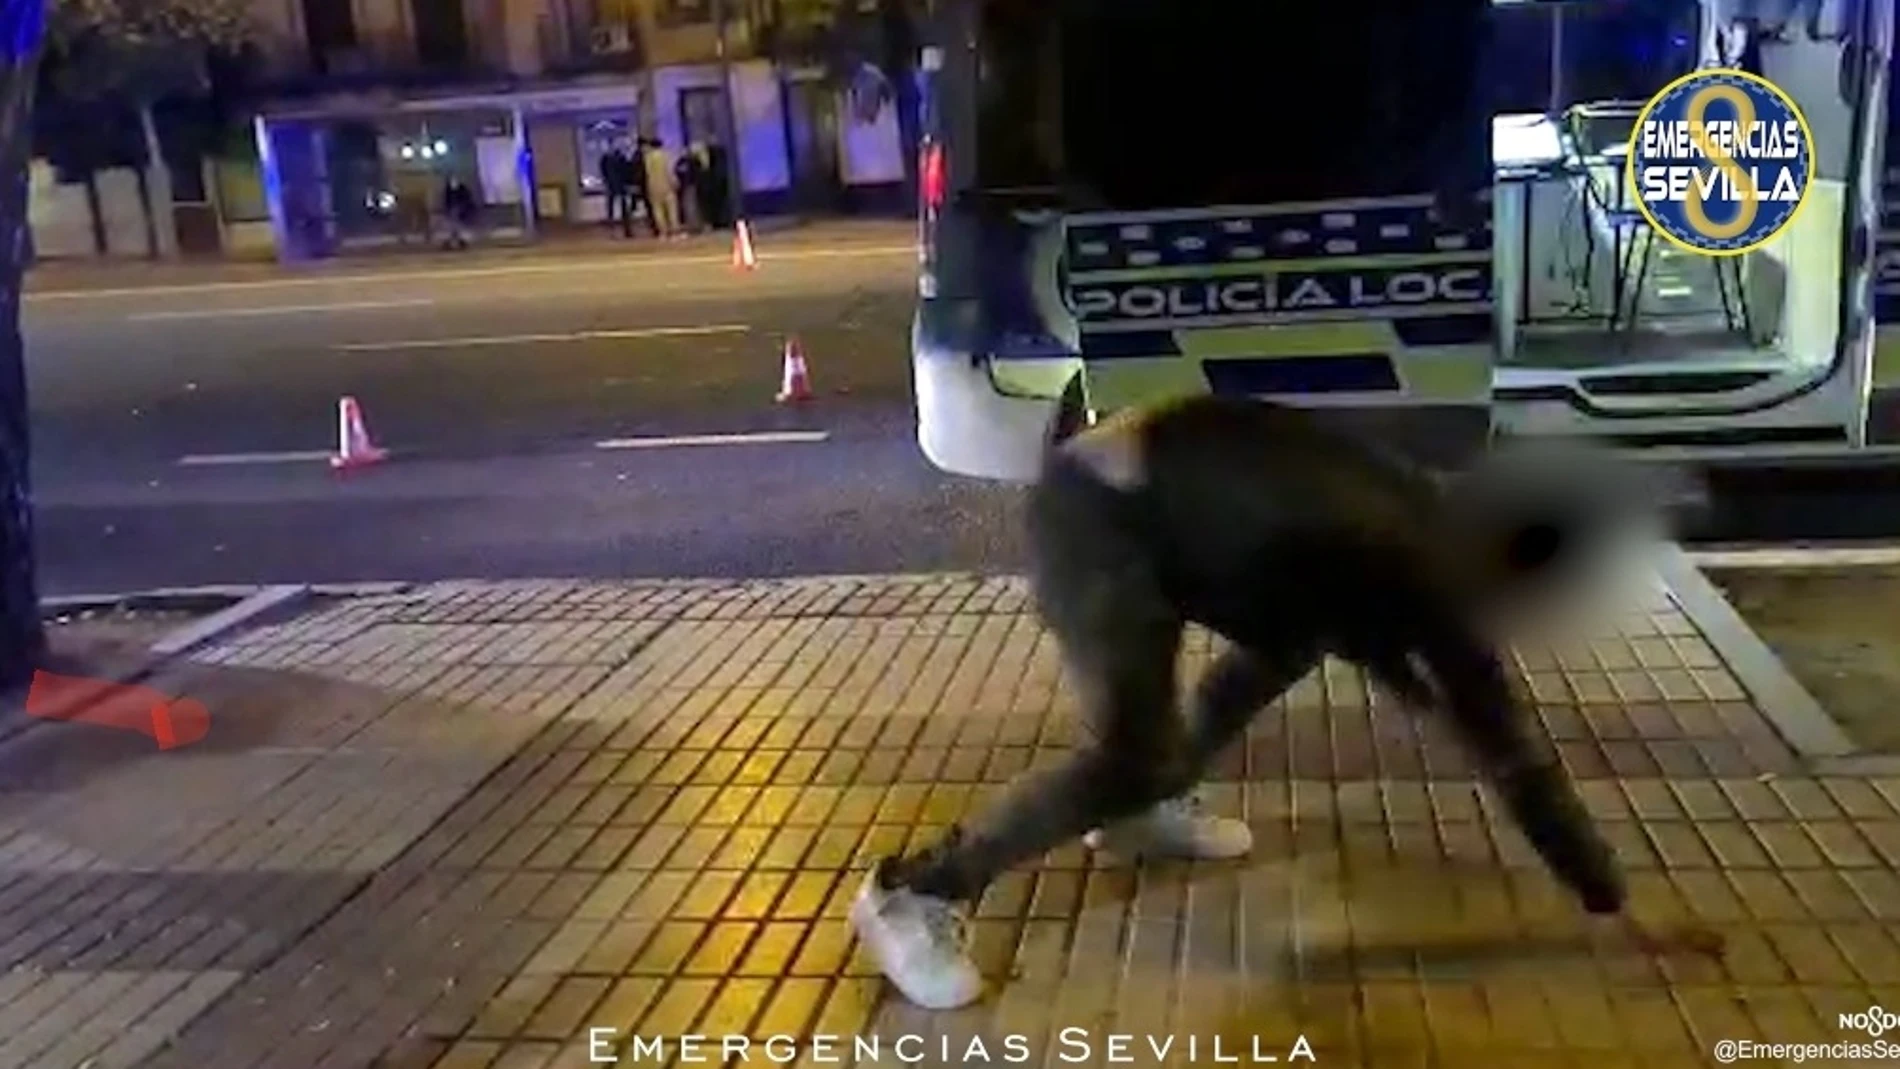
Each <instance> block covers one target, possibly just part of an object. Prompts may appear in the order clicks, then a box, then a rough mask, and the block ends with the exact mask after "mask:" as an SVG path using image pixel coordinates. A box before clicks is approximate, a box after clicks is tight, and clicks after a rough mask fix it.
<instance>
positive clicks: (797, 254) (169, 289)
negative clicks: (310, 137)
mask: <svg viewBox="0 0 1900 1069" xmlns="http://www.w3.org/2000/svg"><path fill="white" fill-rule="evenodd" d="M898 255H903V256H915V255H917V246H915V245H858V246H850V245H847V246H843V247H840V248H834V249H788V250H786V251H785V252H774V253H761V254H759V263H760V265H761V266H763V265H766V264H771V263H776V262H779V261H784V260H855V259H871V258H878V257H886V256H898ZM731 262H732V257H731V255H730V254H720V255H709V256H652V255H647V256H641V255H633V256H588V257H574V258H573V259H567V260H558V261H555V262H552V263H525V264H514V265H510V266H506V267H466V268H455V269H451V270H447V271H390V272H386V273H384V274H354V275H320V274H313V275H309V276H306V277H301V278H260V279H249V280H246V281H242V282H194V283H187V284H180V285H170V286H118V287H114V288H111V289H94V290H54V291H52V292H50V293H28V294H26V296H25V297H24V298H23V303H26V304H53V303H56V302H69V301H91V300H101V299H104V298H107V297H111V298H119V297H138V296H153V297H163V296H175V295H178V294H187V293H243V292H248V291H251V290H267V289H293V288H297V287H303V286H347V285H354V284H357V283H363V282H374V283H378V284H383V283H390V282H422V281H428V280H430V279H445V278H504V277H507V276H509V275H549V274H559V273H561V272H564V271H578V270H587V269H589V268H601V267H611V268H613V269H615V270H622V269H625V268H630V267H656V268H671V267H682V266H689V265H702V264H720V265H729V264H731Z"/></svg>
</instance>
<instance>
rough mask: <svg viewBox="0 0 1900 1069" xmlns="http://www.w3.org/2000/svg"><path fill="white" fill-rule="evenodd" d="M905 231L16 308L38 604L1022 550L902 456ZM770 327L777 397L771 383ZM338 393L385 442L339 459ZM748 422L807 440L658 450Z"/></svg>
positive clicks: (1899, 491)
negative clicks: (361, 465) (152, 591)
mask: <svg viewBox="0 0 1900 1069" xmlns="http://www.w3.org/2000/svg"><path fill="white" fill-rule="evenodd" d="M908 238H909V234H908V232H907V231H906V230H905V229H903V228H890V229H888V230H884V231H878V230H876V229H874V228H872V229H859V230H854V231H852V232H850V233H849V234H846V235H844V236H840V237H836V238H835V239H830V240H828V239H826V238H825V236H824V235H822V234H819V235H811V234H803V235H795V236H794V235H788V236H787V237H786V238H785V239H784V240H783V241H782V242H780V243H779V244H777V245H775V244H774V243H773V241H772V240H770V239H767V240H764V241H762V243H761V244H762V249H761V253H762V256H763V258H764V259H763V263H762V266H761V268H760V269H759V270H758V271H757V272H754V273H736V272H734V271H733V270H732V269H731V268H730V266H729V264H728V262H727V257H726V253H725V250H724V249H723V248H721V247H718V246H716V245H697V246H682V247H679V248H677V249H670V250H665V251H658V252H645V253H642V254H639V255H631V256H619V257H603V256H600V255H597V254H589V255H585V256H569V257H567V258H550V257H538V258H537V257H532V256H530V257H500V258H474V259H466V260H464V259H455V258H451V257H448V256H447V255H444V256H443V257H440V258H437V259H435V260H431V261H423V262H418V263H407V264H401V265H394V266H391V265H377V266H375V267H373V268H369V267H366V268H363V269H360V270H359V269H349V268H346V269H340V270H339V269H334V268H333V269H331V270H328V271H325V272H319V273H315V274H309V275H300V276H295V277H279V276H275V275H273V274H271V273H269V272H257V271H244V272H236V273H233V274H231V275H229V276H228V277H222V278H217V277H214V278H204V277H197V276H192V277H189V278H187V279H186V280H185V281H183V282H182V283H177V282H174V283H167V282H166V281H165V280H164V279H163V278H160V279H158V280H156V284H154V281H155V280H153V279H150V278H145V279H141V280H140V284H138V285H131V286H112V287H109V288H99V287H96V286H95V287H94V288H92V289H89V290H82V291H63V292H51V293H49V292H40V293H37V294H33V295H31V296H29V298H28V301H27V304H26V311H25V326H26V331H27V338H28V360H29V374H30V378H31V390H32V397H33V405H34V412H33V416H34V430H35V434H36V468H37V479H38V487H37V500H38V504H39V523H40V533H41V543H42V574H43V576H44V583H45V587H46V589H47V592H48V593H50V594H73V593H95V592H104V591H116V590H127V589H135V588H146V587H152V586H174V585H197V584H217V583H249V582H282V581H293V580H294V581H318V582H342V581H353V580H375V579H406V580H416V579H434V578H451V577H461V576H483V577H516V576H519V577H527V576H602V577H611V576H642V577H646V576H710V575H779V574H804V573H815V572H859V573H863V572H880V571H897V570H914V569H945V568H954V569H972V570H994V569H1006V568H1014V567H1018V566H1019V565H1020V564H1021V550H1020V543H1019V541H1018V532H1017V522H1016V511H1015V510H1016V507H1017V499H1018V492H1017V491H1015V490H1013V489H1011V488H1007V487H998V486H992V485H988V484H983V483H974V482H969V481H965V480H960V479H956V478H952V477H948V476H944V475H941V474H940V473H937V472H936V471H934V470H933V469H931V468H930V467H929V465H928V464H927V463H926V462H925V461H924V459H923V458H922V456H921V454H920V453H919V452H918V450H917V447H916V444H915V440H914V437H913V432H914V427H913V423H912V412H911V405H910V381H909V363H908V355H907V342H908V324H909V315H910V308H911V301H912V294H913V292H914V290H913V282H912V274H911V271H912V267H913V264H914V254H913V252H912V250H911V248H910V246H909V244H908ZM790 335H796V336H797V337H798V338H799V339H800V341H801V342H802V343H803V344H804V347H805V350H806V352H807V355H808V359H809V361H810V364H811V370H812V375H813V378H814V386H815V388H816V390H817V392H818V395H819V396H818V397H817V399H816V400H814V401H812V402H810V403H808V404H806V405H803V406H795V407H786V406H780V405H777V404H776V403H774V400H773V395H774V393H775V391H776V389H777V386H778V376H779V370H780V364H779V360H780V347H781V346H782V344H783V342H784V340H785V338H786V337H788V336H790ZM346 394H347V395H350V396H354V397H355V398H357V399H358V400H359V402H360V403H361V405H362V407H363V410H364V412H365V413H366V415H367V417H368V421H369V424H370V429H371V431H372V433H373V434H374V435H375V437H376V438H377V440H378V443H379V444H381V445H384V446H386V447H388V448H390V449H391V450H392V451H393V453H394V456H393V458H392V459H391V460H390V461H389V462H388V463H387V464H385V465H382V466H380V467H377V468H374V469H370V470H366V471H363V472H359V473H356V474H354V475H351V476H347V477H339V476H337V475H335V474H333V473H332V472H331V471H330V470H329V469H328V467H327V465H326V464H325V462H324V460H323V456H324V454H325V453H326V452H327V451H329V450H330V449H332V448H333V447H334V444H335V440H336V404H337V400H338V398H339V397H341V396H343V395H346ZM768 431H799V432H807V433H806V434H805V436H804V438H803V439H802V440H798V441H790V442H766V443H753V444H736V445H734V444H728V445H711V446H691V445H684V444H679V443H672V444H668V443H667V442H666V441H664V440H665V439H669V438H677V437H679V436H693V435H709V434H718V435H730V434H754V433H758V432H768ZM630 438H631V439H640V440H642V441H641V443H640V444H642V446H643V447H642V448H627V447H626V446H627V445H628V443H627V442H625V441H624V440H625V439H630ZM656 439H658V441H656ZM1866 480H1867V477H1866V476H1856V477H1854V479H1853V480H1851V481H1846V482H1841V481H1837V482H1836V483H1835V484H1833V485H1831V486H1823V487H1822V488H1821V489H1820V490H1815V489H1813V487H1812V486H1810V485H1809V483H1800V484H1797V483H1795V482H1791V481H1789V480H1787V479H1781V478H1769V479H1767V480H1766V481H1763V480H1760V479H1757V480H1755V481H1754V482H1752V483H1747V484H1745V485H1744V492H1743V493H1741V494H1740V495H1739V496H1737V495H1736V494H1726V495H1724V496H1722V497H1720V498H1719V504H1720V505H1721V508H1722V510H1723V511H1722V512H1721V513H1720V515H1719V516H1718V522H1717V523H1716V525H1715V526H1714V528H1713V529H1711V530H1710V531H1709V533H1710V534H1712V535H1714V536H1716V537H1718V538H1721V539H1723V540H1746V539H1749V538H1774V539H1782V538H1789V537H1819V538H1828V537H1854V538H1873V537H1883V536H1888V535H1893V534H1896V533H1900V480H1892V479H1889V480H1887V481H1886V483H1887V485H1886V486H1885V487H1884V488H1883V489H1881V490H1880V491H1879V492H1877V493H1869V492H1867V489H1866ZM1810 482H1811V480H1810Z"/></svg>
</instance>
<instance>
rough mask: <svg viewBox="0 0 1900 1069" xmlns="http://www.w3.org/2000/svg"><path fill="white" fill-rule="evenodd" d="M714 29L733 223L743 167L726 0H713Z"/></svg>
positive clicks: (741, 213)
mask: <svg viewBox="0 0 1900 1069" xmlns="http://www.w3.org/2000/svg"><path fill="white" fill-rule="evenodd" d="M713 21H714V23H715V27H714V32H715V33H716V34H717V35H718V37H717V40H718V49H719V90H720V91H719V98H720V101H721V103H722V104H723V105H724V116H723V117H724V125H725V128H726V186H727V192H726V198H727V200H728V202H729V205H730V207H731V211H732V218H733V223H734V225H735V226H736V225H737V224H738V223H740V222H742V221H744V219H745V217H746V212H745V167H744V165H743V164H742V163H741V162H740V160H739V140H740V137H741V136H742V135H741V132H740V130H739V107H738V104H737V103H736V102H735V101H734V100H733V96H734V89H733V85H732V52H731V50H730V49H729V48H728V47H727V45H726V30H727V26H726V24H727V23H728V22H729V21H731V20H730V18H729V15H728V12H727V10H726V0H713Z"/></svg>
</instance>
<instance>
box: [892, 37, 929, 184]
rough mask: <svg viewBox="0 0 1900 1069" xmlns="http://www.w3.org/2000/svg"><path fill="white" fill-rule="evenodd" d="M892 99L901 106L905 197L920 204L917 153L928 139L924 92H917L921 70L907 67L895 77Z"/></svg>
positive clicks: (899, 134)
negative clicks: (925, 135) (918, 76)
mask: <svg viewBox="0 0 1900 1069" xmlns="http://www.w3.org/2000/svg"><path fill="white" fill-rule="evenodd" d="M891 83H892V84H891V90H892V92H891V98H892V101H893V102H894V104H895V106H896V108H897V139H898V151H899V153H900V154H901V155H902V156H903V157H904V197H905V203H906V204H908V205H910V206H911V207H915V206H916V204H917V164H918V160H917V152H918V150H919V148H920V147H921V146H922V145H923V140H924V116H923V103H924V101H923V94H921V93H919V92H918V91H917V70H916V68H914V67H905V68H903V69H901V70H899V71H897V72H896V73H895V74H893V75H892V76H891Z"/></svg>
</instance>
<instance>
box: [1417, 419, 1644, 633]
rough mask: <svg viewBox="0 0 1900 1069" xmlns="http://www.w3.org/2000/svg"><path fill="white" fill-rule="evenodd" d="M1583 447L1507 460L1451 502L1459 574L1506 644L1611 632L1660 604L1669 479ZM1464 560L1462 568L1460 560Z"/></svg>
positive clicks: (1503, 454) (1464, 486) (1470, 481)
mask: <svg viewBox="0 0 1900 1069" xmlns="http://www.w3.org/2000/svg"><path fill="white" fill-rule="evenodd" d="M1659 475H1664V473H1660V472H1659V471H1658V470H1656V469H1654V468H1646V467H1643V466H1640V465H1636V464H1633V463H1631V462H1629V461H1625V460H1622V459H1620V458H1617V457H1615V456H1612V455H1609V454H1607V453H1604V452H1601V451H1597V450H1592V449H1586V448H1581V447H1576V446H1546V445H1537V446H1521V447H1507V448H1506V449H1504V450H1501V451H1499V452H1498V453H1497V454H1495V455H1494V456H1493V457H1491V458H1490V459H1489V460H1488V462H1487V463H1486V464H1485V465H1484V466H1483V467H1482V468H1480V469H1479V470H1478V471H1476V472H1474V473H1472V474H1471V475H1469V476H1466V477H1464V478H1463V479H1461V480H1460V482H1459V483H1457V484H1454V485H1453V486H1452V487H1451V488H1450V490H1449V491H1448V495H1447V510H1446V517H1447V520H1448V522H1449V525H1450V526H1449V533H1450V537H1449V538H1448V539H1447V543H1446V546H1447V549H1448V551H1449V554H1450V559H1449V560H1448V562H1447V564H1448V566H1449V567H1450V568H1451V569H1453V570H1454V571H1455V572H1456V573H1458V574H1459V580H1458V586H1459V587H1461V588H1462V589H1464V590H1466V591H1467V592H1469V593H1470V594H1471V595H1473V608H1474V610H1475V611H1476V612H1477V614H1478V616H1479V618H1480V623H1481V626H1482V627H1483V628H1484V630H1485V631H1486V632H1488V633H1489V634H1490V635H1491V636H1492V637H1493V638H1494V639H1496V640H1498V641H1500V642H1552V641H1563V640H1566V639H1571V638H1582V637H1589V636H1591V635H1596V634H1601V633H1602V631H1603V629H1604V628H1606V627H1608V626H1610V625H1611V624H1612V622H1613V619H1614V618H1615V617H1617V616H1619V615H1620V614H1622V613H1626V612H1628V611H1629V607H1630V606H1631V605H1649V604H1651V603H1653V602H1654V600H1655V597H1656V591H1657V589H1658V587H1657V581H1656V578H1655V563H1656V558H1657V554H1658V553H1659V552H1660V551H1661V550H1662V549H1663V547H1664V546H1665V545H1666V544H1667V542H1668V540H1669V538H1670V535H1671V532H1670V529H1669V523H1668V519H1667V516H1666V514H1665V511H1664V507H1665V504H1666V501H1667V497H1668V493H1667V489H1668V484H1669V482H1670V480H1669V479H1668V477H1667V476H1666V475H1664V477H1662V478H1659ZM1461 558H1462V559H1461Z"/></svg>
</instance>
